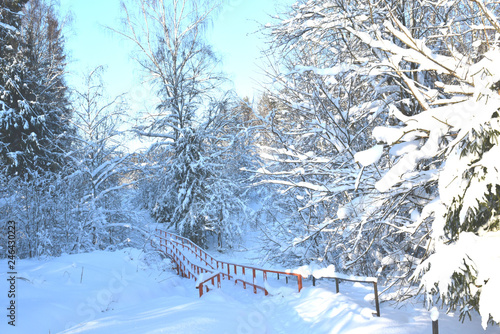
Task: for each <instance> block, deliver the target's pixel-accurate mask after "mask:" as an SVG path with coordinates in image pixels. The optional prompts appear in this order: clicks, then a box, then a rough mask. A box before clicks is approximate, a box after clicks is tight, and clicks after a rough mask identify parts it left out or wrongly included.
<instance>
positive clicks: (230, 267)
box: [156, 229, 302, 297]
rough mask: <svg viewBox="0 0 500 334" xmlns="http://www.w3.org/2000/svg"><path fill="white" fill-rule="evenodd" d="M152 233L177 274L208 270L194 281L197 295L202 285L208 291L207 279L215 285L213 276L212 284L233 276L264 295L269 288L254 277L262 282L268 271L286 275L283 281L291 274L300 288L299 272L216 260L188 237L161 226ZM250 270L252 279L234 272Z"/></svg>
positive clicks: (245, 272)
mask: <svg viewBox="0 0 500 334" xmlns="http://www.w3.org/2000/svg"><path fill="white" fill-rule="evenodd" d="M156 237H157V238H158V240H159V242H158V243H157V244H158V247H159V248H160V250H161V251H162V252H164V253H165V254H166V255H168V256H169V257H170V258H171V259H173V261H174V263H175V264H176V265H177V270H178V273H179V274H180V275H182V276H184V277H187V278H193V279H196V280H198V278H199V277H200V275H202V274H205V273H209V274H210V276H209V277H208V278H206V279H205V278H203V281H201V280H200V282H197V286H196V288H197V289H199V291H200V297H201V296H202V295H203V290H204V289H203V287H204V286H205V287H206V289H207V291H208V286H207V284H208V282H211V284H212V286H214V287H215V280H217V286H216V287H218V288H220V287H221V281H222V280H224V279H227V280H228V281H230V280H233V281H234V283H235V284H237V283H242V286H243V288H244V289H246V287H247V285H249V286H251V287H253V291H254V293H257V291H258V290H261V291H263V292H264V294H265V295H267V294H268V293H269V292H268V291H267V289H266V288H264V287H263V286H261V285H259V284H258V283H259V282H258V280H260V278H261V277H262V283H263V284H264V285H265V283H266V282H267V279H268V274H276V275H277V279H279V277H280V274H281V275H283V277H286V281H287V282H288V277H290V276H295V277H296V278H297V287H298V291H299V292H300V290H302V276H301V275H300V274H296V273H287V272H284V271H278V270H272V269H263V268H257V267H253V266H247V265H241V264H236V263H229V262H225V261H220V260H217V259H215V258H214V257H213V256H212V255H210V254H209V253H207V252H206V251H205V250H203V249H202V248H201V247H199V246H198V245H196V244H195V243H194V242H192V241H191V240H189V239H187V238H184V237H181V236H179V235H177V234H174V233H171V232H167V231H164V230H161V229H156ZM186 254H190V255H191V256H194V257H195V258H196V260H198V261H199V262H201V263H203V265H200V264H195V263H194V262H193V261H192V259H191V260H190V259H189V256H187V255H186ZM250 273H251V277H252V282H248V281H247V280H246V279H242V278H240V277H238V276H237V275H244V276H246V275H247V274H250Z"/></svg>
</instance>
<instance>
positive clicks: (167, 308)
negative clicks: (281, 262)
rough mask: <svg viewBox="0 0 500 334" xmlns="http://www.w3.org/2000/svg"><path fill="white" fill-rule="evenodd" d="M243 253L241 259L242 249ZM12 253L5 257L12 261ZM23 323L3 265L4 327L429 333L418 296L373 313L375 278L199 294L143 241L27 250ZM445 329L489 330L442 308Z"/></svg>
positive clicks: (20, 286)
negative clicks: (82, 250)
mask: <svg viewBox="0 0 500 334" xmlns="http://www.w3.org/2000/svg"><path fill="white" fill-rule="evenodd" d="M235 261H236V259H235ZM6 267H7V261H6V260H1V261H0V268H6ZM17 271H18V280H17V286H16V292H17V299H16V326H15V327H12V326H9V325H8V324H7V321H8V318H7V317H6V315H7V309H6V308H7V303H8V298H7V293H6V292H7V290H8V286H7V284H8V282H7V277H6V274H5V271H4V270H2V273H1V274H0V291H3V293H1V296H2V297H1V298H0V302H1V305H3V306H2V309H3V313H4V315H3V316H2V317H1V318H0V319H3V320H2V321H1V323H0V333H2V334H3V333H7V334H8V333H22V334H25V333H30V334H37V333H44V334H47V333H137V334H144V333H186V334H188V333H193V334H195V333H196V334H199V333H217V334H220V333H227V334H233V333H238V334H240V333H241V334H246V333H256V334H257V333H259V334H263V333H297V334H299V333H308V334H314V333H346V334H347V333H349V334H351V333H364V334H365V333H374V334H376V333H383V334H390V333H415V334H417V333H419V334H420V333H429V334H430V333H432V330H431V321H430V315H429V312H428V311H427V310H425V309H424V308H423V307H422V306H421V305H420V304H417V305H411V304H407V305H405V306H403V307H401V308H398V309H395V308H393V307H392V306H391V305H389V304H388V303H383V304H382V305H381V314H382V316H381V317H380V318H377V317H373V315H372V313H373V312H374V309H373V303H372V299H373V292H372V288H371V287H370V286H369V285H362V284H359V283H355V284H352V283H343V284H341V293H340V294H336V293H335V285H334V283H333V282H325V281H321V282H318V286H317V287H311V286H310V281H305V287H304V289H303V290H302V292H301V293H300V294H299V293H297V292H296V290H295V289H294V288H292V287H290V288H288V287H280V288H277V289H274V290H273V295H272V296H267V297H266V296H264V294H263V293H260V294H257V295H254V294H253V293H251V290H243V289H242V288H241V286H231V285H228V284H225V285H224V288H223V289H220V290H213V291H210V292H209V293H206V294H204V295H203V297H202V298H199V297H198V291H197V290H196V289H195V287H194V284H195V283H194V280H188V279H185V278H180V277H179V276H177V275H176V273H175V270H172V265H171V263H170V261H169V260H168V259H165V260H161V259H160V258H159V257H158V256H156V255H154V254H144V253H143V252H142V251H140V250H137V249H124V250H119V251H115V252H105V251H98V252H93V253H88V254H79V255H64V256H61V257H59V258H51V259H48V260H35V259H29V260H21V261H19V263H18V265H17ZM439 322H440V332H441V333H454V334H455V333H457V334H465V333H473V334H475V333H500V329H499V328H498V327H492V328H489V329H488V330H487V331H483V329H482V328H481V325H480V322H479V319H476V320H475V321H473V322H469V321H466V322H465V324H463V325H462V324H461V323H460V322H459V321H458V319H457V318H456V317H451V316H448V315H444V314H441V316H440V319H439Z"/></svg>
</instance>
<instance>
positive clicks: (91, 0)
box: [61, 0, 295, 108]
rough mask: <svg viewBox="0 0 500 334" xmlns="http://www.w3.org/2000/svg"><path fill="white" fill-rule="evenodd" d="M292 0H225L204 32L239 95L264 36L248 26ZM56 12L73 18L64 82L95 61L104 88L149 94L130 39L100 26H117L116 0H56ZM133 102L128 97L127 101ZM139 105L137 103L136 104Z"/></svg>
mask: <svg viewBox="0 0 500 334" xmlns="http://www.w3.org/2000/svg"><path fill="white" fill-rule="evenodd" d="M294 2H295V1H292V0H225V1H224V5H223V7H222V8H221V10H220V11H219V12H218V13H217V15H216V17H215V18H214V23H213V26H212V28H211V29H210V30H209V31H208V33H207V37H208V39H209V41H210V43H211V44H212V45H213V47H214V49H215V51H216V52H217V53H218V54H219V55H220V57H221V58H222V61H223V70H224V72H226V73H227V74H228V76H229V78H230V79H232V80H233V82H234V85H235V86H234V88H235V89H236V91H237V92H238V93H239V94H240V95H241V96H245V95H248V96H252V95H253V94H254V91H255V89H256V88H257V87H258V83H257V82H259V81H261V80H262V79H263V78H262V77H261V76H259V74H258V73H259V72H260V70H259V67H258V65H257V63H258V62H259V58H260V52H259V51H260V50H261V49H262V48H264V47H265V44H264V42H263V41H262V39H261V38H260V36H259V35H258V34H255V33H254V32H255V31H256V30H257V29H258V27H259V25H258V23H257V22H260V23H266V22H268V21H269V20H270V18H269V16H268V14H275V13H276V10H275V9H276V7H277V6H281V8H283V4H285V5H286V4H288V5H290V4H292V3H294ZM61 9H62V12H63V13H64V12H68V11H71V13H72V16H73V22H72V23H71V24H70V25H69V26H68V29H67V34H68V35H67V38H66V40H67V42H66V49H67V51H68V52H69V62H70V63H69V66H68V71H69V77H68V82H69V84H70V85H76V84H78V83H79V82H81V76H82V73H85V72H88V70H89V69H92V68H94V67H96V66H98V65H104V66H106V67H107V72H106V76H105V81H106V84H107V88H108V92H109V93H110V94H111V95H116V94H119V93H122V92H129V95H130V97H131V98H132V100H136V102H139V101H141V100H142V99H144V98H146V96H147V95H148V94H149V91H147V89H146V88H144V87H142V86H141V85H140V78H141V73H140V71H138V69H139V67H138V66H137V64H136V63H135V61H134V60H132V59H130V54H131V51H132V45H131V44H130V43H129V42H127V41H124V40H123V39H122V38H121V37H119V36H118V35H116V34H114V33H113V32H111V31H109V30H108V29H106V28H105V26H110V27H113V28H117V29H120V18H121V16H122V12H121V8H120V0H105V1H103V0H61ZM132 103H134V101H132ZM136 107H137V108H140V106H136Z"/></svg>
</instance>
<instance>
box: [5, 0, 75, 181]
mask: <svg viewBox="0 0 500 334" xmlns="http://www.w3.org/2000/svg"><path fill="white" fill-rule="evenodd" d="M6 3H7V4H8V5H7V6H4V7H3V9H2V12H3V13H5V14H2V22H5V23H6V24H7V25H2V39H4V38H5V39H6V43H5V44H4V45H5V46H4V48H3V50H2V51H1V52H2V53H5V57H3V56H2V57H1V58H2V61H1V65H0V67H1V70H2V71H1V72H2V78H1V79H0V80H1V81H0V87H1V89H2V94H1V95H0V100H1V101H2V103H1V108H2V109H1V110H2V114H1V118H0V128H1V134H0V141H1V143H2V145H1V154H0V156H1V160H2V163H3V165H4V166H5V167H4V169H5V172H6V173H7V174H9V175H23V174H33V173H35V172H40V171H48V170H52V171H54V170H58V169H59V168H60V164H61V158H60V157H61V153H62V147H63V146H64V144H65V143H64V140H63V138H64V134H65V133H66V132H67V131H68V130H69V114H70V111H69V108H68V106H69V103H68V99H67V93H66V90H67V88H66V86H65V83H64V80H63V74H64V67H65V54H64V47H63V43H64V41H63V37H62V34H61V29H60V27H59V23H58V20H57V17H56V15H55V12H54V9H53V8H52V7H51V6H49V5H47V4H46V3H45V2H44V1H42V0H33V1H30V2H29V3H27V4H26V2H25V1H14V2H6ZM23 5H24V6H23ZM20 10H23V14H22V15H19V11H20ZM4 20H5V21H4ZM4 33H6V35H4Z"/></svg>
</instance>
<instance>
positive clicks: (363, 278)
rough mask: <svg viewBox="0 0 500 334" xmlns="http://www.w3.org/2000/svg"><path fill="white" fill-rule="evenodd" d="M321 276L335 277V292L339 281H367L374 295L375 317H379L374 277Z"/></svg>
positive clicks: (314, 280) (313, 279) (314, 283)
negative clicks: (371, 285) (371, 286)
mask: <svg viewBox="0 0 500 334" xmlns="http://www.w3.org/2000/svg"><path fill="white" fill-rule="evenodd" d="M321 278H330V279H335V289H336V290H337V293H339V291H340V290H339V281H340V280H343V281H349V282H357V283H367V284H373V294H374V295H375V310H376V312H377V313H376V315H377V317H380V305H379V301H378V287H377V284H378V280H377V278H376V277H358V276H345V275H338V276H329V277H326V276H323V277H321ZM312 281H313V286H316V278H315V277H314V276H313V277H312Z"/></svg>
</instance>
